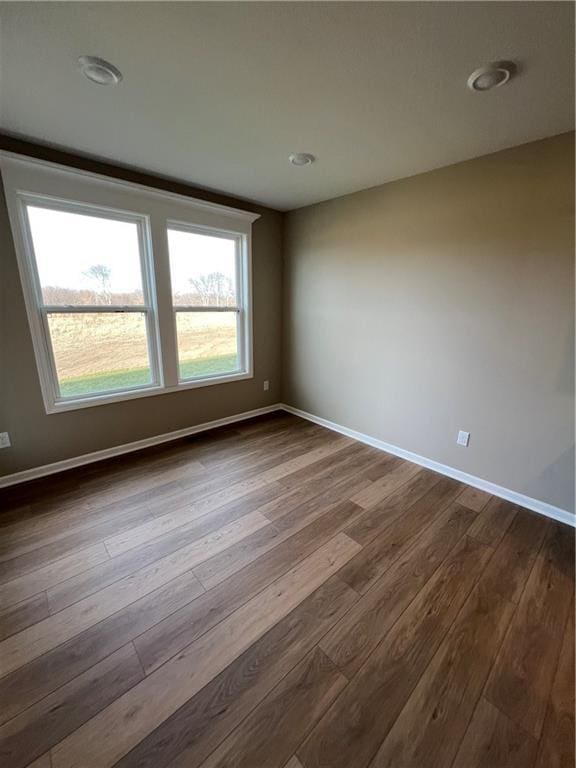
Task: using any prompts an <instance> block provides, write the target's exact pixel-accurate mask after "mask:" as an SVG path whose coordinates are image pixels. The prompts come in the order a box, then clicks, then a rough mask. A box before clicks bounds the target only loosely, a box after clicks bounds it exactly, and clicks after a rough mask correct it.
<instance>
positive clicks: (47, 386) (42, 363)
mask: <svg viewBox="0 0 576 768" xmlns="http://www.w3.org/2000/svg"><path fill="white" fill-rule="evenodd" d="M0 170H1V171H2V177H3V184H4V189H5V193H6V203H7V207H8V214H9V218H10V224H11V229H12V235H13V238H14V246H15V250H16V256H17V262H18V269H19V272H20V282H21V286H22V291H23V294H24V303H25V307H26V314H27V318H28V323H29V327H30V333H31V337H32V345H33V350H34V356H35V359H36V368H37V371H38V376H39V380H40V389H41V392H42V398H43V401H44V407H45V410H46V413H48V414H54V413H61V412H65V411H71V410H78V409H82V408H87V407H93V406H98V405H105V404H111V403H117V402H122V401H126V400H134V399H139V398H142V397H150V396H154V395H161V394H169V393H173V392H181V391H183V390H187V389H196V388H200V387H207V386H215V385H217V384H226V383H229V382H233V381H241V380H244V379H251V378H253V377H254V367H253V319H252V318H253V305H252V248H251V229H252V223H253V222H254V221H256V220H257V219H258V218H259V217H260V214H256V213H251V212H248V211H243V210H240V209H235V208H231V207H229V206H224V205H219V204H216V203H210V202H206V201H204V200H198V199H197V198H193V197H188V196H186V195H179V194H176V193H173V192H167V191H164V190H161V189H156V188H152V187H147V186H145V185H142V184H137V183H134V182H128V181H123V180H119V179H116V178H111V177H108V176H104V175H102V174H98V173H93V172H90V171H84V170H80V169H75V168H70V167H68V166H62V165H59V164H55V163H51V162H48V161H45V160H38V159H36V158H29V157H25V156H21V155H18V154H16V153H12V152H5V151H0ZM34 174H37V175H38V177H39V179H37V180H36V181H37V183H36V181H35V180H34ZM22 175H23V177H24V180H25V182H27V181H28V179H29V180H30V182H29V183H24V184H21V183H20V182H19V180H18V177H19V176H22ZM47 175H48V176H52V177H53V176H54V175H56V176H57V177H60V178H62V179H63V180H64V186H66V181H68V182H69V183H71V185H72V186H73V185H74V182H75V181H76V182H80V187H82V186H83V185H84V186H86V183H87V182H88V191H89V192H91V191H92V192H95V195H96V197H98V191H100V192H101V191H102V187H105V188H108V189H110V190H111V191H112V190H113V191H114V193H116V194H114V195H113V197H115V198H118V197H120V198H122V196H123V195H125V196H128V197H130V194H131V193H132V194H135V196H136V198H138V197H139V196H140V197H141V198H142V197H144V203H145V202H146V201H147V200H148V201H150V200H151V201H152V202H153V201H154V200H156V201H157V202H160V203H161V204H164V205H165V204H166V203H170V202H172V203H175V204H177V206H179V207H180V209H182V207H183V208H184V209H186V212H188V211H189V212H190V217H191V218H192V217H194V214H199V215H200V217H201V218H202V217H205V216H207V217H208V220H204V221H200V222H198V221H195V220H189V221H183V218H187V217H185V216H183V215H182V213H181V212H180V211H179V212H178V214H177V215H172V216H168V215H166V213H165V214H163V215H162V214H161V215H160V219H161V220H162V222H163V229H164V233H163V238H162V241H163V242H162V246H163V247H162V248H160V249H159V250H160V253H158V248H156V251H155V250H154V249H153V242H154V241H156V246H157V245H158V238H157V237H156V238H155V237H154V232H153V231H152V227H153V221H155V222H156V226H158V222H157V221H156V220H157V219H158V216H157V214H156V212H153V215H150V213H151V212H150V211H149V210H147V209H146V208H145V205H143V204H142V203H140V204H139V205H138V204H136V205H135V210H133V211H130V210H126V208H125V206H122V205H120V206H116V205H112V206H106V205H102V204H100V203H99V202H98V201H94V200H85V199H81V196H80V197H79V196H77V195H76V194H68V196H66V197H64V196H63V195H62V194H59V193H58V192H56V194H52V193H51V192H50V191H45V189H42V187H43V183H42V181H44V186H46V177H47ZM27 177H28V179H27ZM90 181H93V182H95V187H94V188H93V189H92V190H91V189H90V185H89V182H90ZM57 186H58V187H59V188H60V187H61V184H58V185H57ZM88 197H91V194H88ZM35 199H36V200H35ZM27 200H28V201H30V202H32V203H33V204H35V203H36V201H37V203H38V204H40V205H41V204H42V201H43V200H44V201H48V205H47V206H46V207H51V203H52V202H54V203H55V205H54V208H59V206H60V205H61V206H62V209H63V210H68V211H70V210H72V209H75V210H77V211H78V212H80V213H81V212H82V207H83V206H85V212H86V213H88V214H90V213H92V215H94V212H95V211H97V212H99V213H100V214H101V215H103V216H104V217H107V218H108V217H109V218H112V219H116V220H122V217H123V216H126V219H125V220H127V221H131V222H134V221H137V222H139V223H138V232H139V240H140V248H141V262H142V268H143V271H144V270H146V275H144V276H143V279H144V283H145V285H143V288H144V295H145V301H146V311H145V317H146V318H147V327H148V344H149V348H150V350H149V357H150V365H151V372H152V375H153V377H154V378H155V380H154V383H152V384H149V385H144V386H141V387H134V388H132V389H130V390H115V391H112V392H106V393H97V394H94V395H88V396H85V397H76V398H65V399H62V398H60V396H59V392H58V391H57V389H56V387H57V381H58V379H57V376H56V372H55V366H54V361H53V355H52V350H51V345H50V341H49V339H50V335H49V332H48V330H47V329H46V327H45V325H44V323H43V321H42V317H43V316H44V315H45V307H44V304H43V300H42V296H41V294H40V295H38V285H36V283H37V281H38V274H37V265H36V263H35V257H34V249H33V245H32V240H31V233H30V230H29V222H28V216H27V212H26V210H25V208H26V202H25V201H27ZM138 208H139V209H140V210H137V209H138ZM142 209H144V211H143V210H142ZM107 214H108V215H107ZM226 220H227V223H228V226H226ZM172 224H174V225H175V226H176V227H177V228H179V227H180V226H182V228H186V229H187V230H188V231H192V230H196V231H200V230H202V231H204V232H206V233H208V232H210V230H212V231H214V234H216V235H217V234H218V233H220V234H222V235H224V233H226V232H228V233H229V234H230V235H233V236H234V237H237V238H239V240H240V243H241V244H242V258H243V260H244V264H243V271H242V270H240V272H239V275H240V279H241V278H242V275H243V274H245V278H246V279H245V281H244V282H245V284H246V285H245V286H244V287H243V290H244V291H245V294H244V296H243V299H244V302H245V304H244V306H245V311H246V319H245V322H244V326H245V334H246V335H245V337H244V338H242V339H240V338H239V349H240V351H241V354H242V355H244V356H245V360H244V362H245V365H244V366H243V367H242V370H240V371H238V372H232V373H230V374H214V375H213V376H206V377H203V378H201V379H200V378H199V379H185V380H179V379H178V380H177V381H176V382H172V381H167V380H166V370H167V369H168V368H170V363H172V361H169V363H168V365H167V364H166V358H165V356H164V354H163V349H162V336H163V333H162V329H161V328H160V323H161V319H162V313H161V312H160V311H159V307H158V301H157V297H158V287H157V282H158V280H157V277H158V272H159V271H160V270H162V271H164V274H166V272H165V270H166V269H167V270H168V275H169V269H170V267H169V256H168V227H169V226H170V225H172ZM222 224H223V226H222ZM228 227H230V228H228ZM158 234H159V233H158V232H156V235H158ZM145 262H146V264H145ZM147 289H149V291H150V294H151V295H149V296H148V295H146V291H147ZM62 308H63V309H66V306H65V305H64V306H63V307H62ZM138 309H139V310H140V311H141V312H142V311H143V310H142V308H140V307H138ZM171 309H172V315H173V319H174V326H175V316H176V313H175V312H174V308H172V307H171ZM86 311H88V312H89V311H90V309H87V310H86ZM97 311H101V310H97ZM129 311H131V310H129ZM134 311H137V310H134ZM164 331H165V332H166V329H164ZM173 332H174V333H175V327H174V329H173ZM174 341H175V338H174ZM170 346H172V345H170ZM176 355H177V350H176ZM156 361H157V363H158V364H157V365H156ZM175 362H176V367H177V368H178V364H177V358H176V361H175ZM170 378H172V377H170Z"/></svg>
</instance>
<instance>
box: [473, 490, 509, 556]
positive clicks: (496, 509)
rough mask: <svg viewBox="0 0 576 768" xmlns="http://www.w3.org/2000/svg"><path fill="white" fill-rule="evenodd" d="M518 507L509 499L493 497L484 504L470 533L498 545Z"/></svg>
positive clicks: (480, 539) (494, 545)
mask: <svg viewBox="0 0 576 768" xmlns="http://www.w3.org/2000/svg"><path fill="white" fill-rule="evenodd" d="M516 511H517V507H515V506H514V505H513V504H511V503H510V502H509V501H504V500H503V499H498V498H496V497H492V498H491V499H490V500H489V501H488V503H487V504H486V505H485V506H484V508H483V510H482V512H481V514H480V515H478V519H477V520H476V522H475V523H474V526H473V528H472V529H471V530H470V535H471V536H474V537H475V538H477V539H478V540H479V541H483V542H484V544H489V545H490V546H492V547H496V546H498V544H499V543H500V541H501V540H502V537H503V536H504V534H505V533H506V531H507V530H508V528H509V526H510V524H511V523H512V520H513V519H514V517H515V515H516Z"/></svg>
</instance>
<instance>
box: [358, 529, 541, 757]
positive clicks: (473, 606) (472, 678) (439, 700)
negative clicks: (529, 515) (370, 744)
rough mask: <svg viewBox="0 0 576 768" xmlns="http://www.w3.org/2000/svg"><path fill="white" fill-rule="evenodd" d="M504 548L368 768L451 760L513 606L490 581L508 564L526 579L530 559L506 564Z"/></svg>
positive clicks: (494, 655)
mask: <svg viewBox="0 0 576 768" xmlns="http://www.w3.org/2000/svg"><path fill="white" fill-rule="evenodd" d="M472 527H473V526H472ZM510 535H512V534H510ZM476 540H477V539H476ZM477 541H478V540H477ZM486 546H487V545H486ZM508 551H509V548H508V546H506V544H505V543H503V544H501V545H500V547H499V548H498V549H497V550H496V552H495V553H494V555H493V557H492V558H491V560H490V561H489V563H488V565H487V566H486V569H485V571H484V572H483V573H481V575H480V578H479V580H478V583H477V585H476V586H475V587H474V589H473V590H472V592H471V593H470V595H469V597H468V599H467V600H466V602H465V604H464V606H463V608H462V611H461V612H460V613H459V615H458V616H457V618H456V620H455V621H454V623H453V625H452V627H451V628H450V631H449V632H448V634H447V636H446V638H445V639H444V640H443V642H442V644H441V646H440V648H439V650H438V652H437V653H436V655H435V656H434V658H433V660H432V661H431V663H430V665H429V666H428V667H427V669H426V671H425V672H424V674H423V675H422V676H421V678H420V679H419V681H418V684H417V685H416V687H415V689H414V691H413V693H412V694H411V696H410V698H409V700H408V702H407V703H406V705H405V707H404V709H403V710H402V713H401V714H400V716H399V717H398V719H397V720H396V722H395V723H394V726H393V727H392V729H391V730H390V733H389V734H388V736H387V737H386V739H385V740H384V742H383V744H382V746H381V747H380V749H379V750H378V753H377V755H376V757H375V758H374V760H373V762H372V763H371V768H384V766H394V768H408V766H410V767H412V766H414V765H419V766H422V768H429V767H430V768H431V767H432V766H434V767H435V768H441V767H442V766H445V765H450V763H451V762H452V760H453V759H454V757H455V755H456V750H457V749H458V745H459V744H460V741H461V740H462V738H463V736H464V733H465V731H466V728H467V725H468V723H469V721H470V719H471V717H472V714H473V712H474V709H475V706H476V703H477V701H478V698H479V696H480V694H481V692H482V689H483V687H484V685H485V683H486V679H487V677H488V675H489V673H490V670H491V669H492V666H493V664H494V660H495V658H496V655H497V653H498V650H499V648H500V645H501V643H502V641H503V639H504V636H505V634H506V631H507V629H508V626H509V624H510V621H511V618H512V616H513V614H514V610H515V606H514V604H513V603H511V602H510V600H509V599H507V598H508V597H509V594H510V593H509V592H506V591H503V590H501V591H499V592H498V591H497V590H495V589H494V588H493V587H494V584H495V582H499V581H501V580H502V579H503V577H504V574H505V573H506V572H507V571H508V570H509V569H510V567H511V566H512V567H517V568H518V569H521V570H522V572H523V574H524V579H525V580H526V579H528V576H529V573H530V566H531V563H530V562H528V563H526V562H521V563H515V564H514V563H512V564H511V563H510V562H509V559H508ZM472 660H473V663H472Z"/></svg>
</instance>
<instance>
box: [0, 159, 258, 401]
mask: <svg viewBox="0 0 576 768" xmlns="http://www.w3.org/2000/svg"><path fill="white" fill-rule="evenodd" d="M2 171H3V177H4V184H5V187H6V192H7V199H8V207H9V211H10V216H11V221H12V229H13V232H14V235H15V242H16V247H17V252H18V257H19V267H20V273H21V277H22V284H23V288H24V293H25V298H26V305H27V310H28V314H29V319H30V326H31V330H32V336H33V342H34V349H35V353H36V359H37V363H38V370H39V375H40V382H41V386H42V392H43V396H44V401H45V404H46V409H47V411H48V412H55V411H59V410H69V409H71V408H79V407H86V406H88V405H97V404H101V403H104V402H111V401H115V400H123V399H128V398H133V397H141V396H144V395H149V394H155V393H158V392H164V391H174V390H178V389H182V388H186V387H194V386H196V387H197V386H206V385H207V384H212V383H221V382H225V381H234V380H236V379H239V378H248V377H250V376H251V375H252V352H251V341H252V340H251V301H250V227H251V223H252V221H253V220H254V219H255V218H256V217H255V216H254V215H252V214H247V213H245V212H242V211H235V210H234V209H228V208H224V207H222V206H214V205H211V204H208V203H203V202H198V201H191V200H189V199H188V198H180V197H177V196H173V195H169V194H164V193H162V192H155V191H152V190H148V189H146V188H139V187H136V186H135V185H127V184H123V183H122V182H115V181H111V180H103V179H102V178H100V177H91V176H88V175H85V174H79V173H76V172H73V171H70V170H64V169H60V168H57V167H56V168H55V167H51V166H48V165H46V164H36V163H33V162H27V161H23V160H20V159H14V158H3V160H2ZM54 192H56V194H54ZM62 192H65V193H66V195H65V196H62V194H61V193H62ZM110 202H113V203H121V207H120V206H117V205H109V204H107V203H110Z"/></svg>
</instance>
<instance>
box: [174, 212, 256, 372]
mask: <svg viewBox="0 0 576 768" xmlns="http://www.w3.org/2000/svg"><path fill="white" fill-rule="evenodd" d="M168 245H169V251H170V274H171V281H172V304H173V306H174V312H175V319H176V333H177V339H178V369H179V376H180V379H182V380H186V379H191V378H194V377H196V376H213V375H215V374H219V373H229V372H233V371H237V370H238V369H239V367H240V360H239V347H238V328H239V323H238V319H239V316H240V311H241V310H240V302H239V300H238V290H239V286H238V282H239V280H238V278H239V275H238V274H237V262H238V259H237V248H238V241H237V239H235V238H231V237H215V236H213V235H205V234H199V233H197V232H193V231H190V230H188V229H176V228H174V227H173V226H171V227H170V228H169V229H168Z"/></svg>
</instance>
